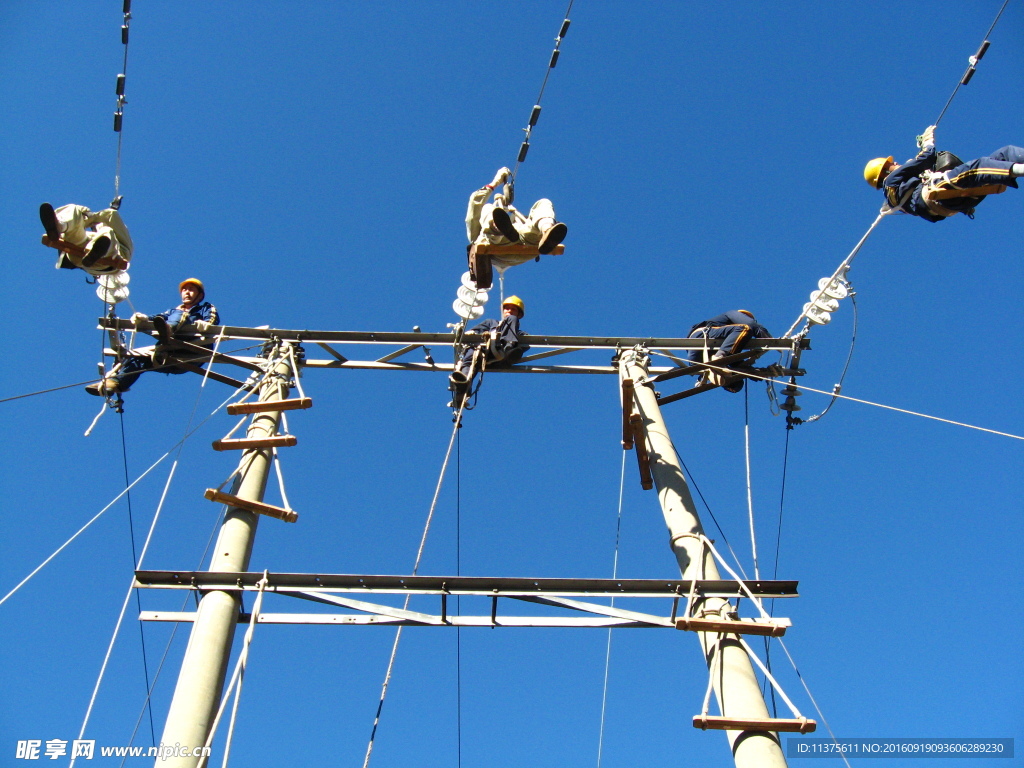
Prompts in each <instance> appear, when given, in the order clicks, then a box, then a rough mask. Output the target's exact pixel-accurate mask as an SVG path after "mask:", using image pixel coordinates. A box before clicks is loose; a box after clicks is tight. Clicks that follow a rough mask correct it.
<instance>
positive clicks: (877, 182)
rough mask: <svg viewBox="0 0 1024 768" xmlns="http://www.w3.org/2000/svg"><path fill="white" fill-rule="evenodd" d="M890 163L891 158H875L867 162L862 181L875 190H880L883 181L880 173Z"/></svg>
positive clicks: (883, 178)
mask: <svg viewBox="0 0 1024 768" xmlns="http://www.w3.org/2000/svg"><path fill="white" fill-rule="evenodd" d="M891 162H894V161H893V159H892V158H891V157H876V158H875V159H874V160H870V161H868V164H867V165H865V166H864V181H866V182H867V183H868V184H870V185H871V186H872V187H874V188H875V189H881V188H882V182H883V181H885V177H884V176H883V175H882V171H883V170H884V169H885V166H886V165H888V164H889V163H891Z"/></svg>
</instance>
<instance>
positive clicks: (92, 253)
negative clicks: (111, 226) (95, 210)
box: [82, 235, 110, 267]
mask: <svg viewBox="0 0 1024 768" xmlns="http://www.w3.org/2000/svg"><path fill="white" fill-rule="evenodd" d="M109 250H110V238H109V237H107V236H106V235H100V236H99V237H94V238H93V240H92V242H91V243H89V245H88V246H86V248H85V256H83V257H82V266H83V267H91V266H92V265H93V264H95V263H96V262H97V261H99V260H100V259H102V258H103V257H104V256H106V255H107V251H109Z"/></svg>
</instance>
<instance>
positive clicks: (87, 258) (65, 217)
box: [39, 198, 132, 276]
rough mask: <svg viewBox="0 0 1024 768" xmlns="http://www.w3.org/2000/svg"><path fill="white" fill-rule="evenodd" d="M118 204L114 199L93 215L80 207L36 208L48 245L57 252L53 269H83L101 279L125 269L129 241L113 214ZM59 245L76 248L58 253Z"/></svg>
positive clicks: (126, 266) (122, 222)
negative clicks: (109, 204) (103, 276)
mask: <svg viewBox="0 0 1024 768" xmlns="http://www.w3.org/2000/svg"><path fill="white" fill-rule="evenodd" d="M120 205H121V199H120V198H116V199H115V200H114V202H113V203H111V207H110V208H104V209H103V210H102V211H96V212H95V213H94V212H92V211H90V210H89V209H88V208H86V207H85V206H84V205H73V204H72V205H62V206H61V207H60V208H57V209H56V210H54V208H53V206H52V205H50V204H49V203H43V204H42V205H40V206H39V220H40V221H41V222H42V224H43V229H44V230H46V236H47V237H48V238H49V240H50V245H51V246H53V247H55V248H57V249H58V250H60V251H61V254H60V257H59V258H58V259H57V264H56V267H57V269H83V270H85V271H86V272H88V273H89V274H90V275H96V276H101V275H108V274H111V273H113V272H120V271H121V270H124V269H127V268H128V263H129V262H130V261H131V260H132V238H131V236H130V235H129V234H128V227H126V226H125V224H124V221H122V219H121V214H120V213H118V211H117V209H118V208H119V207H120ZM61 242H63V243H68V244H70V245H72V246H78V247H77V248H74V249H69V250H62V249H61V248H60V243H61ZM80 249H84V253H83V252H82V251H81V250H80Z"/></svg>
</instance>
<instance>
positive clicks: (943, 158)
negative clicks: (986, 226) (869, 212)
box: [864, 125, 1024, 222]
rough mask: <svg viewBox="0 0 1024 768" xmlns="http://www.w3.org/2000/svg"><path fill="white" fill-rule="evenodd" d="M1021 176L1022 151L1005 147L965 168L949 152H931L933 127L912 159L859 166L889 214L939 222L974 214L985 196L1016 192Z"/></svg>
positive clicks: (878, 160) (1023, 171) (886, 159)
mask: <svg viewBox="0 0 1024 768" xmlns="http://www.w3.org/2000/svg"><path fill="white" fill-rule="evenodd" d="M1020 176H1024V149H1022V148H1021V147H1015V146H1012V145H1011V146H1006V147H1002V148H1001V149H997V150H996V151H995V152H993V153H992V154H991V155H990V156H988V157H979V158H978V159H977V160H972V161H970V162H969V163H964V162H962V161H961V160H960V158H958V157H957V156H956V155H953V154H951V153H949V152H936V151H935V126H934V125H930V126H928V128H926V129H925V132H924V134H923V135H922V136H921V151H920V152H919V153H918V155H917V157H915V158H913V159H911V160H908V161H907V162H906V163H904V164H903V165H898V164H897V163H895V162H894V161H893V159H892V157H876V158H875V159H874V160H871V161H870V162H869V163H868V164H867V165H866V166H864V180H865V181H867V183H868V184H870V185H871V186H872V187H874V188H875V189H881V190H882V191H883V192H884V193H885V202H886V205H887V206H888V207H889V208H890V209H895V210H899V211H901V212H903V213H909V214H911V215H913V216H919V217H920V218H922V219H925V220H926V221H932V222H935V221H942V220H943V219H947V218H949V217H950V216H955V215H956V214H958V213H962V214H964V215H966V216H968V217H969V218H974V209H975V207H976V206H977V205H978V203H980V202H981V201H982V200H984V199H985V196H986V195H991V194H999V193H1000V192H1003V191H1004V190H1005V189H1006V188H1007V187H1014V188H1016V187H1017V178H1018V177H1020Z"/></svg>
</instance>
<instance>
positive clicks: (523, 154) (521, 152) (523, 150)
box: [516, 141, 530, 163]
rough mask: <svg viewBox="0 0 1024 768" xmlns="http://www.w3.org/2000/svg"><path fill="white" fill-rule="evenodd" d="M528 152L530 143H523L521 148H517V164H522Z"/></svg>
mask: <svg viewBox="0 0 1024 768" xmlns="http://www.w3.org/2000/svg"><path fill="white" fill-rule="evenodd" d="M529 151H530V142H528V141H524V142H523V146H521V147H520V148H519V157H518V158H517V159H516V162H517V163H521V162H523V160H525V159H526V153H527V152H529Z"/></svg>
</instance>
